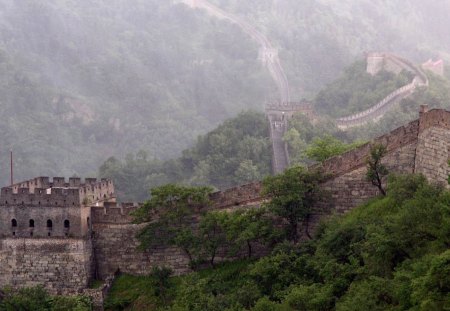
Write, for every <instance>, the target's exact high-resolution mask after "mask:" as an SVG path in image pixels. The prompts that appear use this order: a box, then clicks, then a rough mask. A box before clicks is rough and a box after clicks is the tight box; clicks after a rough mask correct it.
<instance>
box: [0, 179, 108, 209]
mask: <svg viewBox="0 0 450 311" xmlns="http://www.w3.org/2000/svg"><path fill="white" fill-rule="evenodd" d="M68 196H69V197H68ZM72 197H73V198H72ZM75 197H77V199H76V200H75ZM6 201H9V202H20V204H22V203H21V202H24V203H23V204H31V205H34V204H35V202H39V201H42V202H48V203H49V204H53V205H55V206H57V205H59V206H61V205H64V204H66V202H68V201H71V204H72V203H75V204H76V205H80V203H82V204H94V203H96V202H105V201H115V193H114V184H113V182H112V181H111V180H108V179H101V180H99V181H98V180H97V178H86V179H85V180H84V183H82V181H81V178H79V177H71V178H69V181H68V182H66V180H65V178H64V177H53V179H52V180H50V178H49V177H44V176H41V177H36V178H33V179H30V180H26V181H23V182H20V183H16V184H14V185H12V186H9V187H4V188H2V190H1V195H0V205H1V204H5V202H6ZM9 204H11V203H9ZM53 205H52V206H53Z"/></svg>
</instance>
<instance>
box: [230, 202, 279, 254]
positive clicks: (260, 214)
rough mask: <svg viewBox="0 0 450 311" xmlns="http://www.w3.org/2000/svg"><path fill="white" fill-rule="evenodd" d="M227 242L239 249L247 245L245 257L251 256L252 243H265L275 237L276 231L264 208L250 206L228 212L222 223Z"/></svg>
mask: <svg viewBox="0 0 450 311" xmlns="http://www.w3.org/2000/svg"><path fill="white" fill-rule="evenodd" d="M224 227H225V230H226V235H227V240H228V243H229V244H231V245H232V246H234V248H235V250H236V251H237V250H240V249H241V248H242V245H246V246H247V257H248V258H250V257H252V250H253V244H254V243H261V244H266V243H268V242H270V241H272V240H274V239H276V238H277V236H278V234H277V233H278V232H277V230H276V229H275V228H274V226H273V219H271V217H270V215H269V214H268V211H267V209H266V208H264V207H261V208H250V209H245V210H237V211H234V212H232V213H229V215H228V219H227V222H226V223H225V224H224Z"/></svg>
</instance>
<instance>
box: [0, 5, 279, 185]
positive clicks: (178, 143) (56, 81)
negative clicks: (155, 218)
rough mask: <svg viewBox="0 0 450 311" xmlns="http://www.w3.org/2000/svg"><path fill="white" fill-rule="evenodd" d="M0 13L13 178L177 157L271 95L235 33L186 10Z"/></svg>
mask: <svg viewBox="0 0 450 311" xmlns="http://www.w3.org/2000/svg"><path fill="white" fill-rule="evenodd" d="M0 6H1V14H2V22H1V24H0V51H1V55H2V57H1V60H0V61H1V64H2V67H3V68H5V69H4V70H2V73H1V79H0V80H1V81H2V84H1V86H0V88H1V89H0V91H1V98H2V100H1V102H2V105H1V106H2V109H3V111H2V112H3V115H6V116H8V121H7V122H3V123H2V126H3V128H2V130H3V133H4V135H3V136H2V137H3V139H2V140H1V141H0V142H1V144H2V146H4V148H3V150H4V152H5V153H6V151H8V150H9V149H14V151H15V154H16V157H17V159H16V164H17V165H16V176H17V178H21V179H23V178H26V177H28V176H38V175H41V174H45V175H52V174H54V175H66V176H67V175H69V176H70V175H73V174H87V173H89V172H93V171H94V170H95V167H96V166H97V165H98V164H99V163H100V161H101V160H104V159H105V158H107V157H108V156H109V155H116V156H123V155H125V154H126V153H128V152H129V151H132V150H136V149H144V150H146V151H147V153H148V154H149V155H150V156H151V157H156V158H164V159H167V158H170V157H174V156H176V155H178V154H179V152H180V151H181V150H182V149H184V148H186V147H188V146H189V145H190V144H191V143H192V142H193V141H194V139H195V138H196V137H197V135H199V134H201V133H204V132H206V131H207V130H208V129H211V128H212V127H214V126H215V125H216V124H217V123H218V122H220V121H222V120H224V119H225V118H227V117H230V116H233V115H235V114H236V113H237V112H238V111H240V110H241V109H242V107H248V108H252V107H253V108H259V109H260V108H261V106H262V102H263V100H264V97H265V96H267V95H268V94H270V92H271V89H272V87H271V85H270V78H269V76H268V74H267V73H265V72H264V71H263V69H262V68H261V66H260V65H259V63H258V62H257V53H258V51H257V47H256V46H255V45H254V44H253V43H252V42H251V41H249V40H247V38H246V37H245V36H244V35H243V34H242V33H241V31H240V30H239V29H238V28H236V26H233V25H230V24H228V23H225V22H219V21H216V20H213V19H210V18H208V17H207V16H205V15H203V14H199V13H198V12H195V11H192V10H190V9H188V8H187V7H185V6H182V5H172V4H171V3H170V2H164V3H163V2H161V1H156V0H154V1H135V3H134V5H129V4H128V1H114V2H108V3H106V2H100V1H97V2H91V1H89V2H80V1H44V2H40V3H39V4H38V3H36V2H35V1H24V2H23V3H21V4H20V5H19V4H18V3H17V2H15V1H3V2H2V4H1V5H0ZM235 76H239V77H240V79H235V78H234V77H235ZM5 158H6V156H5ZM1 162H2V163H1V167H2V171H7V169H6V165H7V163H6V161H1ZM5 179H6V178H4V180H3V182H5Z"/></svg>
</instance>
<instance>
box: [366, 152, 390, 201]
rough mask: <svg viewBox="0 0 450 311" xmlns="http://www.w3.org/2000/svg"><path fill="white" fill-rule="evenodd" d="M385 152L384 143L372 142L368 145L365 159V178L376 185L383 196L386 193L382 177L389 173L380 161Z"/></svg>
mask: <svg viewBox="0 0 450 311" xmlns="http://www.w3.org/2000/svg"><path fill="white" fill-rule="evenodd" d="M386 153H387V149H386V147H385V146H384V145H382V144H374V145H373V146H371V147H370V152H369V156H368V157H367V159H366V164H367V173H366V179H367V181H370V182H371V183H372V185H374V186H376V187H377V188H378V189H379V190H380V192H381V194H382V195H384V196H385V195H386V190H384V188H383V178H384V177H386V176H387V175H388V174H389V171H388V169H387V168H386V166H385V165H384V164H382V163H381V161H382V159H383V157H384V156H385V155H386Z"/></svg>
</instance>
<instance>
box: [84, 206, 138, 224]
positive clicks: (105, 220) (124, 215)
mask: <svg viewBox="0 0 450 311" xmlns="http://www.w3.org/2000/svg"><path fill="white" fill-rule="evenodd" d="M140 206H141V205H140V204H138V203H122V204H120V205H117V204H116V203H115V202H111V203H105V204H104V206H92V207H91V217H92V223H93V224H130V223H131V222H132V221H133V217H132V216H131V213H132V212H133V211H135V210H136V209H138V208H139V207H140Z"/></svg>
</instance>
